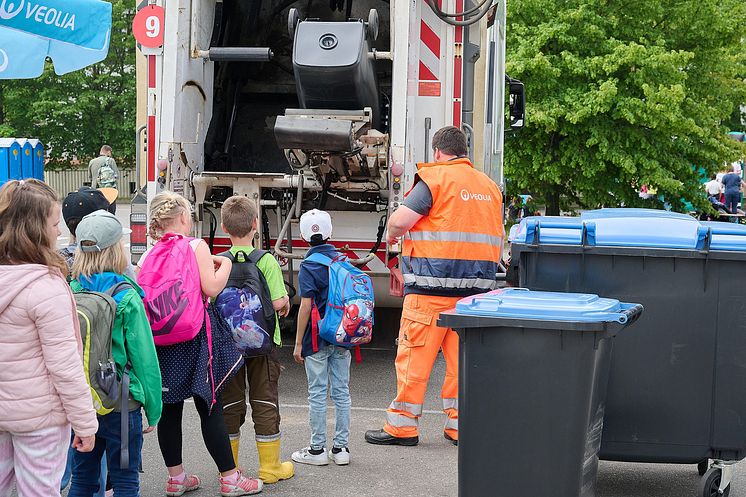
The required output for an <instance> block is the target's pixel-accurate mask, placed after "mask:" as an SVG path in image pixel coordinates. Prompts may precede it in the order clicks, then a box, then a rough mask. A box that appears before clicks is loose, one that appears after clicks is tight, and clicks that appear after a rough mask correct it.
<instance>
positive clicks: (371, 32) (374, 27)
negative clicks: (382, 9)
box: [365, 9, 378, 41]
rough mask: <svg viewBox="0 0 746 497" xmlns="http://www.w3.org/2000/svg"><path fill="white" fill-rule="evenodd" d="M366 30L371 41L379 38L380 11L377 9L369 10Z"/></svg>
mask: <svg viewBox="0 0 746 497" xmlns="http://www.w3.org/2000/svg"><path fill="white" fill-rule="evenodd" d="M365 32H366V34H367V35H368V39H369V40H371V41H376V39H377V38H378V11H377V10H376V9H370V12H368V24H367V25H366V27H365Z"/></svg>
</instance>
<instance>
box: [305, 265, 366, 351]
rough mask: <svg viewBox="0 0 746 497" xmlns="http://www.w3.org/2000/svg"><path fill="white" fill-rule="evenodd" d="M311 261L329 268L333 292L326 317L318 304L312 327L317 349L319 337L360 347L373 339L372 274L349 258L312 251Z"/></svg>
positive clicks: (343, 345)
mask: <svg viewBox="0 0 746 497" xmlns="http://www.w3.org/2000/svg"><path fill="white" fill-rule="evenodd" d="M305 260H307V261H310V262H316V263H318V264H322V265H324V266H327V267H328V268H329V293H328V296H327V308H326V312H325V313H324V318H323V319H320V316H319V312H318V310H317V309H316V308H315V307H314V309H313V314H312V319H311V326H312V331H313V342H314V347H313V348H314V351H315V350H318V345H317V342H316V336H317V334H318V336H320V337H321V338H323V339H324V340H326V341H327V342H329V343H331V344H332V345H336V346H338V347H347V348H351V347H357V346H360V345H363V344H366V343H369V342H370V339H371V336H372V334H373V283H372V282H371V280H370V276H368V275H367V274H365V273H364V272H363V271H361V270H360V269H358V268H356V267H355V266H353V265H352V264H350V263H349V262H348V261H347V259H346V258H345V257H343V256H342V257H337V258H335V259H330V258H329V257H327V256H325V255H323V254H319V253H316V254H311V255H309V256H308V257H306V259H305Z"/></svg>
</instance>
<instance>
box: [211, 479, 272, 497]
mask: <svg viewBox="0 0 746 497" xmlns="http://www.w3.org/2000/svg"><path fill="white" fill-rule="evenodd" d="M229 478H230V477H229ZM229 478H222V477H221V478H220V495H222V497H239V496H241V495H253V494H258V493H259V492H261V491H262V487H263V486H264V483H262V480H259V479H257V478H247V477H245V476H244V475H242V474H241V473H239V474H238V481H236V483H230V482H229V481H228V480H229Z"/></svg>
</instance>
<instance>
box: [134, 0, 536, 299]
mask: <svg viewBox="0 0 746 497" xmlns="http://www.w3.org/2000/svg"><path fill="white" fill-rule="evenodd" d="M140 8H141V9H151V10H152V11H153V12H157V11H160V12H161V14H160V15H161V16H162V18H161V19H156V20H153V21H152V22H151V19H147V22H146V23H145V25H146V29H151V30H153V32H154V33H155V31H156V30H160V29H162V33H161V36H162V44H161V45H159V46H157V47H153V46H152V45H153V44H152V43H149V44H148V45H151V46H140V47H139V50H140V52H141V57H140V59H141V60H140V61H139V62H138V102H139V106H138V107H139V108H140V110H141V112H140V115H139V117H138V119H139V121H140V122H142V126H140V128H139V129H138V132H137V137H138V141H139V143H138V160H137V165H138V169H139V171H138V177H139V178H140V181H139V184H138V185H137V188H138V191H137V194H136V195H135V197H134V199H133V203H132V214H131V228H132V235H131V243H130V249H131V252H132V258H133V261H136V260H137V259H138V258H139V257H140V255H141V254H142V253H143V252H144V251H145V250H146V248H147V245H148V243H149V241H148V239H147V227H146V224H147V206H148V203H149V202H150V201H151V200H152V198H153V197H154V196H155V195H156V194H157V193H158V192H159V191H161V190H163V189H168V190H172V191H175V192H178V193H180V194H182V195H184V196H185V197H186V198H187V199H188V200H189V201H190V202H191V203H192V205H193V206H194V213H193V217H194V220H195V223H194V226H195V231H196V233H195V236H198V237H202V238H204V239H205V240H206V241H207V243H208V244H209V246H210V248H211V249H212V250H213V252H214V253H219V252H221V251H224V250H227V247H228V246H229V244H230V242H229V240H228V238H227V235H226V234H225V233H223V232H222V231H221V230H220V223H219V219H220V213H219V210H220V207H221V205H222V203H223V201H225V199H227V198H228V197H229V196H231V195H244V196H247V197H249V198H250V199H252V200H254V201H255V202H256V206H257V209H258V212H259V223H258V235H257V236H258V238H257V240H256V246H257V247H260V248H263V249H266V250H271V251H273V253H274V254H275V256H276V257H277V259H278V261H279V262H280V264H281V266H282V267H283V268H284V271H286V275H287V276H286V281H287V284H288V285H289V286H290V287H292V286H293V282H294V278H295V277H297V276H294V275H297V269H298V267H299V259H302V258H303V256H304V254H305V252H306V249H307V247H308V244H307V243H306V242H304V241H303V240H302V238H301V237H300V234H299V230H298V226H297V222H298V219H299V217H300V215H301V214H302V213H303V212H304V211H306V210H309V209H312V208H319V209H323V210H326V211H329V212H330V214H331V216H332V220H333V223H334V231H333V235H332V243H333V244H334V245H336V246H337V247H338V248H339V250H340V251H341V252H342V253H344V254H345V255H347V256H348V257H349V259H351V260H353V261H354V263H356V264H358V265H360V266H361V267H362V268H363V269H364V270H365V271H368V272H369V274H370V275H371V276H372V278H373V282H374V287H375V289H376V301H377V304H378V305H379V306H381V307H397V306H398V307H401V299H400V298H398V297H400V296H401V293H402V289H403V288H402V287H403V284H402V278H401V271H400V270H399V267H398V265H399V259H398V254H399V249H400V247H399V246H397V245H394V246H388V245H387V244H386V241H385V237H384V230H385V223H386V220H387V218H388V216H389V214H390V213H391V212H393V211H394V210H396V209H397V207H399V205H400V204H401V203H402V200H403V198H404V194H405V192H406V191H407V190H408V188H409V187H410V186H411V184H412V182H413V179H414V174H415V172H416V164H417V163H418V162H426V161H430V160H432V151H431V148H430V140H431V137H432V135H433V133H434V132H435V131H437V130H438V129H439V128H441V127H443V126H448V125H452V126H456V127H459V128H461V129H463V130H464V132H465V133H466V135H467V137H468V139H469V153H470V156H471V158H472V161H473V163H474V164H475V165H476V167H478V168H480V169H482V170H483V171H484V172H485V173H487V174H488V175H489V176H490V177H492V178H493V179H494V180H495V181H496V182H497V183H498V184H503V176H502V162H503V157H502V151H503V134H504V130H505V129H506V128H507V129H518V128H520V127H522V126H523V122H524V92H523V84H522V83H521V82H520V81H517V80H514V79H511V78H510V77H509V76H508V75H506V74H505V14H506V10H505V3H504V2H497V1H496V0H479V2H478V3H471V2H470V0H323V1H322V0H303V1H301V0H249V1H246V0H169V1H168V2H163V1H162V0H147V1H145V2H143V3H142V4H141V5H140ZM148 36H149V34H148Z"/></svg>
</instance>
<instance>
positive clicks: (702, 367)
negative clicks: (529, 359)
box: [511, 209, 746, 497]
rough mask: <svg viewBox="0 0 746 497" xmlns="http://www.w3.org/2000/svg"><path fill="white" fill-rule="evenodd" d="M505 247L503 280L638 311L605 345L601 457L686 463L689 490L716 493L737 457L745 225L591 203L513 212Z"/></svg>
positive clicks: (745, 366)
mask: <svg viewBox="0 0 746 497" xmlns="http://www.w3.org/2000/svg"><path fill="white" fill-rule="evenodd" d="M511 252H512V260H511V263H512V264H514V265H515V266H516V267H514V268H513V269H514V271H513V274H515V275H516V281H514V282H513V283H515V284H519V285H520V286H525V287H527V288H531V289H534V290H546V291H560V290H561V291H572V292H591V293H598V294H602V295H605V296H608V297H611V298H617V299H623V300H631V301H634V302H640V303H642V304H643V305H644V306H645V308H646V312H645V315H644V316H643V318H642V319H640V322H639V324H637V325H636V326H635V327H634V329H632V330H630V331H629V332H627V333H623V334H622V335H620V337H619V339H617V340H616V343H615V345H614V352H613V354H612V359H611V374H610V377H609V387H608V388H609V391H608V396H607V403H606V418H605V421H604V430H603V437H602V443H601V451H600V456H601V458H602V459H607V460H616V461H629V462H653V463H683V464H697V465H698V468H699V471H700V474H701V475H703V478H702V480H701V482H700V488H699V495H701V496H703V497H712V496H716V495H717V496H719V495H725V496H727V495H728V493H729V491H730V482H731V478H732V468H733V465H734V464H735V463H736V462H738V461H740V460H741V459H743V458H744V457H746V395H744V391H746V360H744V357H746V332H744V328H746V283H745V282H746V264H744V262H746V226H743V225H737V224H733V223H720V222H699V221H697V220H696V219H694V218H691V217H690V216H687V215H684V214H675V213H669V212H665V211H656V210H644V209H601V210H597V211H590V212H587V213H584V214H583V215H581V216H579V217H575V218H563V220H562V221H558V220H556V219H542V218H538V217H536V218H527V219H524V220H523V221H522V223H521V226H520V227H519V228H518V229H517V230H515V231H514V234H513V240H512V246H511ZM710 461H712V462H710Z"/></svg>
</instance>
